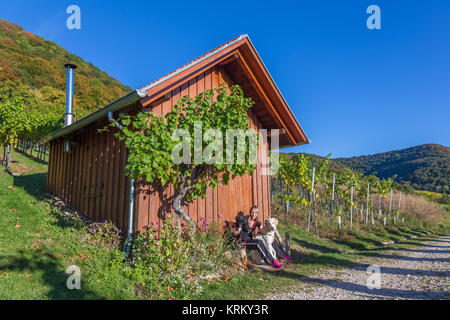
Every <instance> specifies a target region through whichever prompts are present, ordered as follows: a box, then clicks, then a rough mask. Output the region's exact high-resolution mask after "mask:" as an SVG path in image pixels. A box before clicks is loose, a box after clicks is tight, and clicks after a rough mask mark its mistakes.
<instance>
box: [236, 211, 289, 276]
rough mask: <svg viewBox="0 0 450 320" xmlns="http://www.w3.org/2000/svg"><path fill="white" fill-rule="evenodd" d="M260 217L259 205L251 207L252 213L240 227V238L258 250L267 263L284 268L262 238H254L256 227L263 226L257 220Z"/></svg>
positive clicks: (248, 246) (245, 244) (247, 245)
mask: <svg viewBox="0 0 450 320" xmlns="http://www.w3.org/2000/svg"><path fill="white" fill-rule="evenodd" d="M257 217H258V207H257V206H252V207H251V209H250V214H249V216H248V217H246V219H245V220H244V221H243V223H242V225H241V226H239V227H240V238H241V240H242V244H243V245H244V246H245V247H246V248H248V249H256V250H258V252H259V254H260V255H261V257H262V258H263V259H264V261H266V262H267V263H270V264H271V265H272V266H273V267H275V268H282V267H283V265H282V264H281V263H279V262H278V260H277V259H276V257H273V256H272V255H271V254H270V253H269V251H268V250H267V248H266V246H265V245H264V242H263V241H262V240H260V239H254V234H255V231H256V228H261V222H259V221H258V220H257Z"/></svg>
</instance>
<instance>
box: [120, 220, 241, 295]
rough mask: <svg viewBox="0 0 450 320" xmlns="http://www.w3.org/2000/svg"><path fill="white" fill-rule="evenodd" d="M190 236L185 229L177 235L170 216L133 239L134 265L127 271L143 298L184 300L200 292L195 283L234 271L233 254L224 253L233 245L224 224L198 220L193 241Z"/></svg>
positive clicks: (145, 228) (230, 249) (231, 248)
mask: <svg viewBox="0 0 450 320" xmlns="http://www.w3.org/2000/svg"><path fill="white" fill-rule="evenodd" d="M189 234H190V230H189V226H187V227H186V228H185V229H184V230H183V232H182V233H181V235H179V233H178V228H177V225H176V223H175V221H174V219H173V218H172V217H170V216H169V217H167V219H166V220H165V221H164V224H163V225H158V223H157V222H153V223H152V224H151V225H148V226H145V227H144V229H143V231H142V232H141V233H140V234H139V235H138V236H137V237H136V239H135V241H134V243H133V247H132V257H133V264H132V267H130V268H128V269H127V270H126V272H127V274H128V276H129V277H130V278H132V279H133V280H134V281H135V282H136V283H137V286H138V288H139V289H140V290H141V291H142V292H143V293H144V294H145V295H148V296H156V295H158V296H160V297H172V298H184V297H186V296H188V295H190V294H192V293H194V292H196V291H198V290H200V289H201V287H200V285H199V282H198V280H200V279H202V278H207V277H208V278H210V277H217V278H218V277H220V276H222V275H224V274H228V275H229V273H230V272H232V269H233V268H234V269H236V268H235V267H236V262H235V261H234V260H233V256H234V255H233V254H231V255H230V254H227V253H226V252H229V251H233V250H234V249H235V246H234V245H233V242H232V241H230V239H231V238H232V235H231V233H230V232H229V230H228V229H227V228H226V227H225V226H224V225H219V223H214V222H213V223H208V222H206V220H204V219H201V225H200V226H198V227H197V230H196V232H195V234H194V237H193V238H192V239H191V238H190V236H189ZM234 269H233V270H234Z"/></svg>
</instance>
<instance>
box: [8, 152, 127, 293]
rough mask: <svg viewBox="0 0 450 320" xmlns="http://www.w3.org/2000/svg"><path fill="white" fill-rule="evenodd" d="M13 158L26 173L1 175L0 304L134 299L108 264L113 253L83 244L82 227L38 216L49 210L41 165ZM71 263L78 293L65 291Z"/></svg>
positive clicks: (26, 159) (44, 176)
mask: <svg viewBox="0 0 450 320" xmlns="http://www.w3.org/2000/svg"><path fill="white" fill-rule="evenodd" d="M13 159H14V160H15V161H18V162H15V163H13V165H14V167H15V169H16V170H17V168H18V167H21V168H23V169H25V170H24V173H23V174H22V175H21V176H19V177H12V176H11V175H9V174H7V173H6V172H5V171H3V170H1V171H0V226H1V230H2V232H1V233H0V299H104V298H109V299H130V298H134V291H133V287H132V285H131V284H129V283H128V282H126V281H125V279H124V278H123V277H122V276H121V275H120V272H118V270H115V269H114V267H110V266H109V265H108V260H109V258H110V256H111V255H113V254H114V252H110V251H107V250H106V249H105V248H102V247H101V246H100V247H99V246H90V245H85V244H83V242H82V241H81V239H80V237H81V235H82V234H83V233H84V232H83V230H82V228H79V227H76V225H74V224H73V223H71V222H70V221H68V220H65V219H63V218H61V217H58V215H56V214H44V213H43V212H50V211H51V208H50V205H49V203H48V201H45V199H43V198H42V196H43V192H44V186H45V180H46V173H45V172H46V170H47V168H46V165H45V164H43V163H39V162H36V161H33V160H30V159H28V158H27V157H25V156H23V155H19V154H16V153H14V154H13ZM20 171H23V170H20ZM12 209H14V210H12ZM11 210H12V211H11ZM16 211H17V212H16ZM16 224H19V225H20V226H21V227H20V228H16V227H15V226H16ZM79 254H81V255H82V256H80V255H79ZM82 258H83V259H85V260H86V259H87V261H83V260H82ZM72 264H75V265H77V266H79V267H80V268H81V273H82V275H81V276H82V278H81V279H82V280H81V285H82V290H68V289H67V287H66V281H67V277H68V276H67V275H66V274H65V270H66V268H67V267H68V266H69V265H72ZM116 269H117V268H116Z"/></svg>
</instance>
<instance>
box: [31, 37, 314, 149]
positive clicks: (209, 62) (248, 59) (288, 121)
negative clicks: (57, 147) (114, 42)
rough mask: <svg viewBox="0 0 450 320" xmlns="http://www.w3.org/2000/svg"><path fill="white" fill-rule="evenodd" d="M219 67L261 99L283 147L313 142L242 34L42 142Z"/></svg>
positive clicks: (261, 110)
mask: <svg viewBox="0 0 450 320" xmlns="http://www.w3.org/2000/svg"><path fill="white" fill-rule="evenodd" d="M217 65H220V66H221V67H224V68H225V69H226V70H227V72H228V73H229V74H230V75H231V77H232V78H233V80H235V82H236V83H237V84H239V85H241V87H242V88H243V90H244V92H251V93H252V96H253V97H254V99H257V100H258V101H257V102H259V103H257V104H255V106H256V105H258V109H257V110H256V111H255V110H254V111H255V113H256V115H257V117H258V118H259V119H260V120H261V122H262V124H263V126H264V127H265V128H267V129H275V128H277V129H284V130H285V134H284V136H282V137H280V145H281V146H284V147H286V146H294V145H300V144H305V143H308V142H309V141H308V138H307V137H306V135H305V133H304V132H303V130H302V128H301V127H300V125H299V123H298V121H297V120H296V118H295V116H294V114H293V113H292V111H291V109H290V108H289V106H288V105H287V103H286V101H285V99H284V98H283V96H282V94H281V92H280V90H279V89H278V87H277V85H276V84H275V82H274V81H273V79H272V77H271V76H270V73H269V72H268V70H267V68H266V67H265V65H264V63H263V62H262V60H261V58H260V57H259V55H258V53H257V52H256V50H255V48H254V46H253V44H252V42H251V41H250V38H249V37H248V35H241V36H239V37H237V38H235V39H233V40H230V41H228V42H226V43H224V44H222V45H221V46H219V47H217V48H215V49H213V50H211V51H209V52H207V53H205V54H203V55H202V56H200V57H198V58H197V59H195V60H192V61H191V62H189V63H187V64H185V65H184V66H182V67H180V68H178V69H176V70H175V71H173V72H171V73H169V74H167V75H165V76H163V77H161V78H159V79H157V80H155V81H153V82H152V83H150V84H148V85H147V86H145V87H143V88H141V89H139V90H133V91H132V92H130V93H128V94H127V95H125V96H124V97H122V98H120V99H118V100H116V101H114V102H113V103H111V104H109V105H107V106H105V107H103V108H101V109H99V110H97V111H95V112H93V113H91V114H90V115H88V116H86V117H84V118H83V119H81V120H80V121H78V122H75V123H73V124H71V125H70V126H67V127H64V128H61V129H59V130H57V131H55V132H53V133H51V134H49V135H48V136H46V137H44V138H43V139H41V141H40V143H41V144H43V143H48V142H50V141H52V140H54V139H57V138H60V137H63V136H66V135H68V134H71V133H73V132H75V131H77V130H79V129H81V128H83V127H85V126H87V125H89V124H91V123H93V122H95V121H97V120H99V119H100V118H102V117H106V116H107V113H108V112H109V111H112V112H115V111H119V110H121V109H123V108H125V107H127V106H130V105H132V104H134V103H136V102H138V101H139V102H140V103H141V105H142V106H143V107H148V106H151V104H152V103H154V102H155V101H158V100H159V99H160V98H161V97H163V96H164V95H165V94H166V93H169V92H170V91H171V90H173V88H174V87H176V86H179V85H181V84H183V83H185V82H186V81H189V80H190V79H192V78H193V77H195V76H197V75H198V74H199V73H201V72H204V71H205V70H207V69H210V68H212V67H214V66H217ZM254 108H255V107H254Z"/></svg>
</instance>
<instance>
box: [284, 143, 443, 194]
mask: <svg viewBox="0 0 450 320" xmlns="http://www.w3.org/2000/svg"><path fill="white" fill-rule="evenodd" d="M296 154H297V153H285V155H286V156H287V157H288V158H291V159H292V158H293V157H294V156H295V155H296ZM304 154H306V155H309V156H311V159H312V161H315V162H317V161H318V160H320V159H322V158H323V157H321V156H318V155H315V154H308V153H304ZM330 166H331V168H335V169H338V170H340V169H342V168H344V167H346V168H350V169H351V170H354V171H356V172H360V173H363V174H365V175H367V174H370V173H376V175H377V176H378V177H379V178H381V179H386V178H389V177H392V176H393V175H395V174H396V175H397V178H396V179H395V181H396V182H397V183H400V184H402V185H407V186H410V187H412V188H414V189H416V190H427V191H434V192H439V193H447V194H448V193H450V190H449V186H450V148H449V147H446V146H442V145H439V144H423V145H419V146H415V147H410V148H406V149H401V150H392V151H388V152H383V153H377V154H373V155H364V156H357V157H348V158H336V159H332V160H330Z"/></svg>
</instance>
